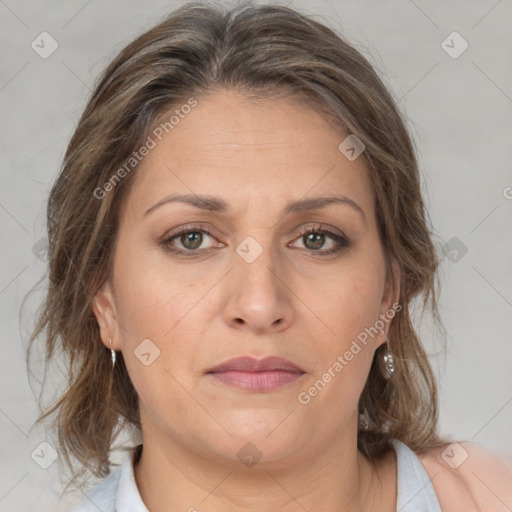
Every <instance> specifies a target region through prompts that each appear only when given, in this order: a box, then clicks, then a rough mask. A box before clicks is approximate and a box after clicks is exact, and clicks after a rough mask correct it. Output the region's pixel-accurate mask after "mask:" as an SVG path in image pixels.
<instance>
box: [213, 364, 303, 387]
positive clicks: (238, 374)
mask: <svg viewBox="0 0 512 512" xmlns="http://www.w3.org/2000/svg"><path fill="white" fill-rule="evenodd" d="M304 373H305V372H304V371H303V370H302V369H301V368H299V367H298V366H297V365H295V364H293V363H292V362H290V361H287V360H286V359H283V358H281V357H274V356H271V357H265V358H263V359H259V360H258V359H254V358H252V357H237V358H234V359H230V360H228V361H225V362H224V363H221V364H220V365H218V366H216V367H214V368H212V369H211V370H208V371H207V372H206V374H207V375H211V376H212V377H213V378H215V379H216V380H217V381H219V382H221V383H222V384H225V385H227V386H230V387H235V388H238V389H243V390H246V391H253V392H264V391H272V390H273V389H277V388H279V387H282V386H284V385H286V384H290V383H292V382H294V381H296V380H298V379H299V378H300V377H302V375H304Z"/></svg>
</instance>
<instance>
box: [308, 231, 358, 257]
mask: <svg viewBox="0 0 512 512" xmlns="http://www.w3.org/2000/svg"><path fill="white" fill-rule="evenodd" d="M298 240H301V241H302V243H303V245H304V247H305V249H307V250H309V251H311V252H317V253H319V254H322V255H325V254H334V253H337V252H339V251H341V250H342V249H343V248H346V247H349V246H350V242H349V240H348V238H347V237H345V236H343V235H340V234H338V233H335V232H333V231H330V230H329V229H325V228H323V227H322V226H319V227H308V228H306V229H304V230H302V232H301V236H300V237H299V238H298ZM329 240H330V243H329V244H328V245H329V246H330V248H328V249H327V250H321V249H322V247H324V246H325V244H326V241H329Z"/></svg>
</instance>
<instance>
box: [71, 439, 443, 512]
mask: <svg viewBox="0 0 512 512" xmlns="http://www.w3.org/2000/svg"><path fill="white" fill-rule="evenodd" d="M391 443H392V445H393V448H394V449H395V453H396V458H397V469H398V475H397V492H398V496H397V504H396V510H397V512H441V507H440V506H439V501H438V500H437V496H436V493H435V491H434V488H433V487H432V483H431V481H430V478H429V477H428V475H427V472H426V471H425V468H424V467H423V465H422V464H421V462H420V460H419V459H418V457H417V456H416V454H415V453H414V452H413V451H412V450H410V449H409V448H408V447H407V446H406V445H405V444H403V443H402V442H400V441H398V440H396V439H392V440H391ZM135 453H136V450H135V449H134V450H133V451H132V453H131V454H130V455H129V456H127V457H126V458H125V459H124V461H123V463H122V464H121V466H119V467H118V468H116V469H115V470H114V471H113V472H112V473H110V475H109V476H108V477H107V478H106V479H105V480H103V482H101V483H100V484H99V485H97V486H96V487H95V488H94V489H92V490H91V491H90V492H89V493H87V494H86V495H85V496H84V498H83V499H82V501H80V503H79V504H78V505H77V506H76V507H75V508H74V509H73V510H72V512H98V510H100V511H101V512H149V511H148V509H147V508H146V506H145V505H144V502H143V501H142V498H141V496H140V494H139V490H138V488H137V484H136V482H135V477H134V473H133V459H134V456H135Z"/></svg>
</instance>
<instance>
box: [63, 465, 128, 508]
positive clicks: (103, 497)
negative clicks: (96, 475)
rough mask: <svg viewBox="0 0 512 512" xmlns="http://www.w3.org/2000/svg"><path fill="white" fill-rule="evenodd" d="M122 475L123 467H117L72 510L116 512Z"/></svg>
mask: <svg viewBox="0 0 512 512" xmlns="http://www.w3.org/2000/svg"><path fill="white" fill-rule="evenodd" d="M120 476H121V467H119V468H117V469H115V470H114V471H113V472H112V473H110V475H108V477H107V478H105V480H103V481H102V482H101V483H100V484H98V485H97V486H96V487H94V488H93V489H92V490H91V491H89V492H88V493H87V494H85V495H84V497H83V498H82V499H81V501H80V502H79V503H78V505H76V507H75V508H74V509H73V510H72V512H98V510H101V511H102V512H114V511H115V510H116V496H117V489H118V487H119V478H120Z"/></svg>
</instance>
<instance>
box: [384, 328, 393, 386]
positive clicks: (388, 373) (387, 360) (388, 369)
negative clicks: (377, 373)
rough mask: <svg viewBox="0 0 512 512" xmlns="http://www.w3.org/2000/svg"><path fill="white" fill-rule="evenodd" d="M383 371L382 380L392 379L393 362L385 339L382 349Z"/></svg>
mask: <svg viewBox="0 0 512 512" xmlns="http://www.w3.org/2000/svg"><path fill="white" fill-rule="evenodd" d="M384 369H385V375H384V378H385V379H386V380H388V379H390V378H391V377H393V374H394V373H395V360H394V358H393V353H392V352H391V350H390V348H389V341H388V339H387V338H386V346H385V348H384Z"/></svg>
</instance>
